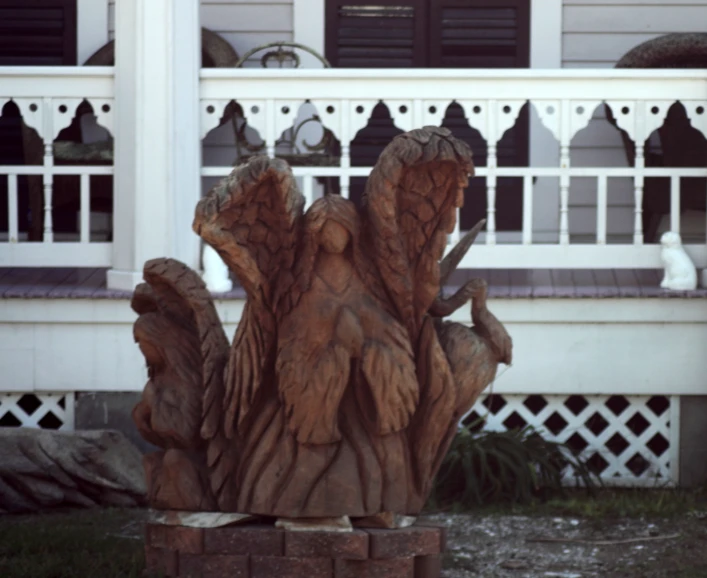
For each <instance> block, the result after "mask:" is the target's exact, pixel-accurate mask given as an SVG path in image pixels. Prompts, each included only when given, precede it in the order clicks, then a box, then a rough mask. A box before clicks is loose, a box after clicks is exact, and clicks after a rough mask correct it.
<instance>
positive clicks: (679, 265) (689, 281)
mask: <svg viewBox="0 0 707 578" xmlns="http://www.w3.org/2000/svg"><path fill="white" fill-rule="evenodd" d="M660 244H661V245H662V250H661V258H662V259H663V266H664V267H665V275H664V276H663V281H662V282H661V284H660V286H661V287H662V288H663V289H670V290H672V291H693V290H694V289H696V288H697V270H696V269H695V265H694V264H693V263H692V260H691V259H690V257H689V256H688V254H687V253H686V252H685V249H683V247H682V240H681V239H680V235H679V234H678V233H673V232H672V231H668V232H666V233H663V236H662V237H661V238H660Z"/></svg>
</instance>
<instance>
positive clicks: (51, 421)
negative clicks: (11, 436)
mask: <svg viewBox="0 0 707 578" xmlns="http://www.w3.org/2000/svg"><path fill="white" fill-rule="evenodd" d="M0 427H32V428H41V429H59V430H73V429H74V394H73V393H3V394H0Z"/></svg>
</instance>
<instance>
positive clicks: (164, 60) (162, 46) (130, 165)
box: [108, 0, 201, 290]
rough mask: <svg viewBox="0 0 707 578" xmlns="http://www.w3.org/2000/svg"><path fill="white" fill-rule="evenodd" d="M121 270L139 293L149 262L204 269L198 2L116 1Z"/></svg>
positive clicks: (113, 279) (120, 283) (111, 276)
mask: <svg viewBox="0 0 707 578" xmlns="http://www.w3.org/2000/svg"><path fill="white" fill-rule="evenodd" d="M115 19H116V45H115V87H116V88H115V92H116V115H117V119H116V123H115V195H114V199H115V200H114V214H113V218H114V225H113V230H114V234H113V269H111V270H110V271H109V272H108V286H109V287H111V288H114V289H125V290H132V289H133V288H134V287H135V285H136V284H137V283H139V282H140V281H141V280H142V267H143V264H144V263H145V261H147V260H149V259H152V258H155V257H166V256H170V257H174V258H177V259H179V260H180V261H183V262H184V263H186V264H187V265H189V266H190V267H192V268H198V265H199V239H198V237H197V236H196V235H195V234H194V233H192V231H191V221H192V218H193V214H194V207H195V205H196V202H197V201H198V199H199V197H200V177H199V170H200V166H201V154H200V151H201V148H200V142H201V141H200V139H199V68H200V59H201V31H200V25H199V2H198V0H180V1H179V2H174V1H172V0H117V1H116V16H115Z"/></svg>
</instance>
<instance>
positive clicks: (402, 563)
mask: <svg viewBox="0 0 707 578" xmlns="http://www.w3.org/2000/svg"><path fill="white" fill-rule="evenodd" d="M414 566H415V562H414V558H388V559H387V560H334V578H414V577H415V569H414Z"/></svg>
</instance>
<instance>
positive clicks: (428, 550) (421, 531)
mask: <svg viewBox="0 0 707 578" xmlns="http://www.w3.org/2000/svg"><path fill="white" fill-rule="evenodd" d="M367 532H368V533H369V535H370V545H371V550H370V556H371V558H373V559H381V558H407V557H408V556H429V555H430V554H439V553H440V546H441V539H440V530H439V528H431V527H423V526H411V527H410V528H400V529H397V530H367Z"/></svg>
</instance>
